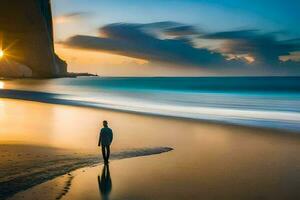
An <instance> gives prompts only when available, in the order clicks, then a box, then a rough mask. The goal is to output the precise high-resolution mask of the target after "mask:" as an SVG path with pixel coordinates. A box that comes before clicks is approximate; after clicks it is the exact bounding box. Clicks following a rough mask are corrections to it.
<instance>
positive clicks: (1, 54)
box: [0, 50, 4, 59]
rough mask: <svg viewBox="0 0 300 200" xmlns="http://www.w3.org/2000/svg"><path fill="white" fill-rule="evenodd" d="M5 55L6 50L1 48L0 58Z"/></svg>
mask: <svg viewBox="0 0 300 200" xmlns="http://www.w3.org/2000/svg"><path fill="white" fill-rule="evenodd" d="M3 56H4V51H3V50H0V59H1V58H3Z"/></svg>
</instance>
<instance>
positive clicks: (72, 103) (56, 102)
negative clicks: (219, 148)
mask: <svg viewBox="0 0 300 200" xmlns="http://www.w3.org/2000/svg"><path fill="white" fill-rule="evenodd" d="M0 91H1V93H0V99H1V98H2V99H8V100H10V99H11V100H20V101H30V102H37V103H46V104H53V105H62V106H73V107H81V108H91V109H97V110H108V111H113V112H121V113H129V114H136V115H142V116H143V115H146V116H155V117H162V118H172V119H178V120H190V121H196V122H201V123H208V124H219V125H225V126H234V127H245V128H257V129H262V130H266V131H274V132H278V133H280V132H288V133H289V134H291V135H294V134H299V133H300V131H299V130H296V129H283V128H270V127H265V126H255V125H253V126H250V125H246V124H240V123H232V122H227V121H222V120H213V119H211V120H210V119H196V118H190V117H184V116H174V115H165V114H156V113H148V112H139V111H133V110H125V109H117V108H107V107H99V106H97V105H94V106H93V105H91V104H88V105H87V104H85V102H81V101H75V100H65V99H56V98H54V95H55V94H52V93H47V92H42V94H43V95H46V96H48V97H49V98H48V99H45V98H43V97H38V95H37V94H39V93H41V92H36V91H23V90H9V89H1V90H0ZM3 92H4V94H3ZM10 92H12V93H10ZM16 92H17V94H16ZM18 92H20V94H21V93H23V94H24V93H25V97H24V96H22V95H23V94H21V96H19V97H18ZM16 95H17V96H16ZM26 96H28V97H26ZM32 96H33V97H32Z"/></svg>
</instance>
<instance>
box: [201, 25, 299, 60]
mask: <svg viewBox="0 0 300 200" xmlns="http://www.w3.org/2000/svg"><path fill="white" fill-rule="evenodd" d="M277 34H278V33H262V32H260V31H258V30H238V31H226V32H216V33H211V34H206V35H202V36H200V37H201V38H205V39H211V40H216V39H218V40H224V42H223V43H222V45H221V46H220V48H219V51H220V52H223V53H226V54H236V55H238V54H244V55H248V56H251V57H253V58H254V59H255V62H256V63H257V64H262V65H267V66H277V65H280V64H282V61H281V60H280V57H281V56H286V55H289V54H290V53H292V52H296V51H299V50H300V42H299V41H300V40H299V39H293V40H278V39H277Z"/></svg>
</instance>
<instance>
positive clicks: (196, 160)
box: [0, 99, 300, 199]
mask: <svg viewBox="0 0 300 200" xmlns="http://www.w3.org/2000/svg"><path fill="white" fill-rule="evenodd" d="M28 113H29V116H28V117H25V116H26V115H28ZM104 119H106V120H108V121H109V122H110V124H111V127H112V128H113V130H114V132H115V140H114V143H113V148H112V151H113V152H114V151H115V152H116V151H122V150H126V149H132V148H150V147H158V146H162V147H172V148H173V149H174V150H173V151H171V152H168V153H164V154H159V155H154V156H148V157H141V158H130V159H125V160H120V161H119V160H118V161H112V162H111V163H110V177H111V183H112V188H111V192H110V193H109V196H107V195H106V197H104V196H103V195H102V193H101V190H100V191H99V185H98V175H100V179H101V175H102V168H103V166H102V165H98V166H96V167H93V168H86V169H80V170H77V171H74V172H72V173H71V174H70V175H65V176H64V177H65V178H64V177H58V178H56V179H54V180H52V183H51V181H49V182H46V183H44V184H42V185H38V186H35V187H34V188H32V189H29V190H27V191H25V192H23V193H20V194H17V196H15V197H14V198H13V199H18V198H21V197H22V196H23V198H25V199H41V198H40V197H42V196H43V197H44V198H43V199H47V198H49V197H50V196H52V197H53V196H55V197H58V196H57V195H58V194H62V192H63V191H64V193H63V194H64V195H61V196H60V198H61V199H99V197H101V195H102V199H105V198H108V197H109V198H110V199H299V198H300V192H299V190H298V188H299V185H300V181H299V180H300V157H299V155H300V136H299V135H298V133H296V134H290V133H288V132H283V131H282V132H281V131H272V130H266V129H257V128H247V127H239V126H229V125H220V124H213V123H204V122H199V121H192V120H183V119H174V118H164V117H155V116H144V115H138V114H128V113H120V112H114V111H107V110H100V109H89V108H79V107H72V106H61V105H51V104H42V103H33V102H26V101H17V100H3V99H1V100H0V125H1V127H5V128H4V129H1V130H0V136H1V138H0V140H1V144H6V143H8V142H18V143H38V144H43V145H50V146H55V147H66V148H70V149H76V150H79V151H82V152H83V151H90V152H95V153H98V151H99V150H98V149H97V147H96V143H97V135H98V129H99V127H100V122H101V121H102V120H104ZM12 124H13V125H12ZM24 136H26V137H24ZM68 176H72V177H73V178H72V179H71V180H69V178H66V177H68ZM62 180H63V181H62ZM55 181H58V182H59V181H62V182H63V184H62V185H63V186H62V187H58V188H56V187H53V188H54V189H53V190H52V189H51V187H49V184H50V185H51V184H53V182H55ZM66 184H67V185H68V186H67V189H66V188H65V186H66ZM58 185H59V184H58ZM43 188H44V189H43ZM46 188H48V189H46ZM49 188H50V189H49ZM43 190H44V191H47V192H42V191H43ZM33 191H39V194H37V192H34V193H33ZM45 194H46V197H45ZM20 195H21V196H20ZM41 195H42V196H41ZM50 199H51V198H50Z"/></svg>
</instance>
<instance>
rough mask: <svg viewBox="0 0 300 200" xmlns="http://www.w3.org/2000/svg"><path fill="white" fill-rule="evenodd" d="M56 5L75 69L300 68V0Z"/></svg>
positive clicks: (58, 38)
mask: <svg viewBox="0 0 300 200" xmlns="http://www.w3.org/2000/svg"><path fill="white" fill-rule="evenodd" d="M52 10H53V18H54V19H53V20H54V34H55V47H56V52H57V53H58V54H59V56H61V57H62V58H63V59H65V60H66V61H67V63H68V64H69V71H75V72H90V73H96V74H99V75H102V76H247V75H249V76H266V75H276V76H277V75H284V76H285V75H286V76H294V75H300V26H299V19H300V12H298V11H299V10H300V1H298V0H286V1H282V0H272V1H271V0H264V1H259V0H252V1H250V0H244V1H242V0H226V1H225V0H149V1H148V0H143V1H141V0H126V1H124V0H112V1H107V0H89V1H86V0H52Z"/></svg>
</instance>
